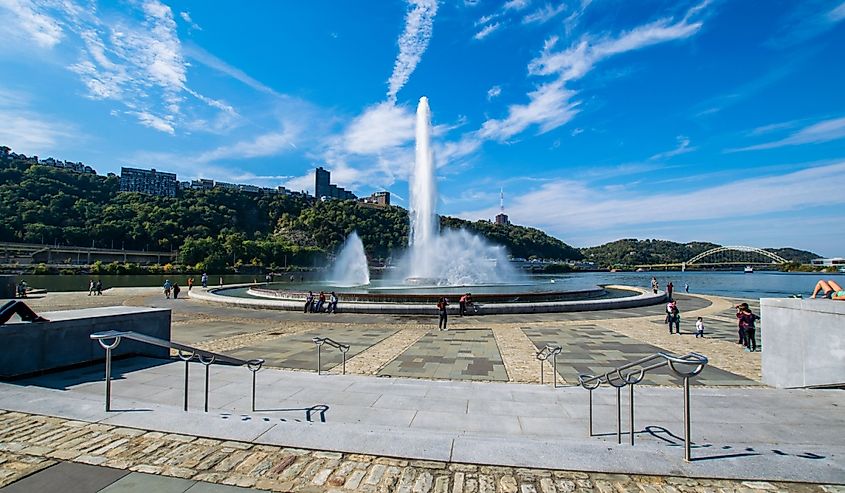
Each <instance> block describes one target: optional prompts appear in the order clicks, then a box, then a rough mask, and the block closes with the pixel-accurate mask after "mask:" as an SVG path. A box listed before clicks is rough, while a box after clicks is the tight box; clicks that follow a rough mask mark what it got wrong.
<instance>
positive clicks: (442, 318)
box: [437, 298, 449, 330]
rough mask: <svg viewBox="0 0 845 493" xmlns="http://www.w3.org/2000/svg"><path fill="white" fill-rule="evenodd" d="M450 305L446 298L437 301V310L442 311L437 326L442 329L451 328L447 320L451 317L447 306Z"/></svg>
mask: <svg viewBox="0 0 845 493" xmlns="http://www.w3.org/2000/svg"><path fill="white" fill-rule="evenodd" d="M448 306H449V300H448V299H446V298H440V301H438V302H437V310H438V312H439V313H440V320H439V321H438V322H437V328H438V329H440V330H449V329H447V328H446V322H447V321H448V318H449V316H448V315H447V313H446V307H448Z"/></svg>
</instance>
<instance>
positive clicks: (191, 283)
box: [188, 277, 194, 293]
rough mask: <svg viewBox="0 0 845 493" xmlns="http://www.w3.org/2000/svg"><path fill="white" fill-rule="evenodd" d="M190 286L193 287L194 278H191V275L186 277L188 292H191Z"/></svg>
mask: <svg viewBox="0 0 845 493" xmlns="http://www.w3.org/2000/svg"><path fill="white" fill-rule="evenodd" d="M192 287H194V278H193V277H189V278H188V292H189V293H190V292H191V288H192Z"/></svg>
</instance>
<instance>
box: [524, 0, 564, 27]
mask: <svg viewBox="0 0 845 493" xmlns="http://www.w3.org/2000/svg"><path fill="white" fill-rule="evenodd" d="M563 12H566V4H565V3H560V4H558V5H552V4H549V3H547V4H545V5H544V6H542V7H540V8H539V9H537V10H535V11H534V12H532V13H530V14H528V15H526V16H525V17H523V18H522V23H523V24H545V23H546V22H548V21H550V20H552V19H554V18H555V17H557V16H558V15H559V14H562V13H563Z"/></svg>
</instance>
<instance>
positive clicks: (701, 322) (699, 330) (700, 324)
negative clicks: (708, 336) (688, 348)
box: [695, 317, 704, 339]
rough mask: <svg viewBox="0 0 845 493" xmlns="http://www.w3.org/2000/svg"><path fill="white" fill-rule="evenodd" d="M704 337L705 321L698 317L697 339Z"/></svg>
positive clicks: (696, 323) (696, 326) (696, 322)
mask: <svg viewBox="0 0 845 493" xmlns="http://www.w3.org/2000/svg"><path fill="white" fill-rule="evenodd" d="M699 337H704V319H702V318H701V317H698V320H696V321H695V338H696V339H698V338H699Z"/></svg>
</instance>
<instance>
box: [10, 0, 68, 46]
mask: <svg viewBox="0 0 845 493" xmlns="http://www.w3.org/2000/svg"><path fill="white" fill-rule="evenodd" d="M2 11H5V13H6V15H0V24H2V25H3V27H2V31H0V32H2V33H4V34H6V35H7V36H9V37H12V36H14V37H18V38H22V39H25V40H26V41H27V42H34V43H35V44H36V45H38V46H39V47H41V48H48V49H49V48H52V47H54V46H55V45H57V44H58V43H59V42H60V41H61V40H62V37H63V36H64V33H63V31H62V27H61V25H60V24H59V22H58V21H57V20H56V19H54V18H52V17H50V16H49V15H48V14H47V13H46V12H44V10H43V8H42V6H40V5H36V3H35V2H32V1H30V0H0V12H2ZM21 35H23V36H21ZM7 41H8V38H7Z"/></svg>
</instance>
